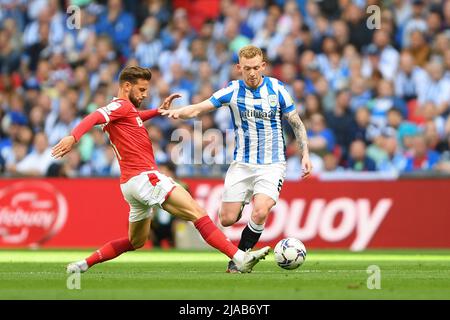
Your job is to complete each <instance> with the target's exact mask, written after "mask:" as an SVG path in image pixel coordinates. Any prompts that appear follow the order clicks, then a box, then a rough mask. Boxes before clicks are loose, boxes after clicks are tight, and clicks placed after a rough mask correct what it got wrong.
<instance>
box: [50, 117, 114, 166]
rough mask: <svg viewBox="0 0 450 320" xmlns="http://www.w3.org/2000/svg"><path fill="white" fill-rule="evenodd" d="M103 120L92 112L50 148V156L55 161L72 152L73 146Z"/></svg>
mask: <svg viewBox="0 0 450 320" xmlns="http://www.w3.org/2000/svg"><path fill="white" fill-rule="evenodd" d="M105 122H106V120H105V118H104V117H103V116H102V115H101V114H100V113H99V112H97V111H94V112H92V113H91V114H89V115H88V116H87V117H86V118H84V119H83V120H82V121H81V122H80V123H79V124H78V125H77V126H76V127H75V128H74V129H73V130H72V132H71V134H70V135H69V136H67V137H64V138H62V139H61V141H59V142H58V143H57V144H56V145H55V146H54V147H53V148H52V156H53V157H54V158H55V159H59V158H62V157H64V155H66V154H67V153H69V152H70V150H72V148H73V146H74V145H75V144H76V143H77V142H78V141H79V140H80V138H81V137H82V136H83V134H85V133H86V132H88V131H89V130H91V128H92V127H93V126H95V125H97V124H102V123H105Z"/></svg>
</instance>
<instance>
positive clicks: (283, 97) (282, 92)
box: [278, 82, 295, 114]
mask: <svg viewBox="0 0 450 320" xmlns="http://www.w3.org/2000/svg"><path fill="white" fill-rule="evenodd" d="M278 100H279V103H280V108H281V113H283V114H285V113H289V112H291V111H294V110H295V105H294V100H293V99H292V97H291V95H290V94H289V92H288V91H287V90H286V88H285V87H284V85H283V83H282V82H280V83H279V87H278Z"/></svg>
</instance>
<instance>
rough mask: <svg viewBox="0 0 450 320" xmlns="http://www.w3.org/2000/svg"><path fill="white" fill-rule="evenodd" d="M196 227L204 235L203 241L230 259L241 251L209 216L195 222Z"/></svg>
mask: <svg viewBox="0 0 450 320" xmlns="http://www.w3.org/2000/svg"><path fill="white" fill-rule="evenodd" d="M194 225H195V227H196V228H197V230H198V231H199V232H200V234H201V235H202V237H203V239H205V241H206V242H207V243H208V244H209V245H211V246H212V247H214V248H216V249H218V250H220V251H221V252H222V253H224V254H226V255H227V256H228V257H229V258H230V259H231V258H233V256H234V255H235V254H236V252H237V251H238V250H239V249H238V247H236V246H235V245H234V244H233V243H231V242H230V240H228V239H227V238H226V237H225V235H224V234H223V233H222V231H220V230H219V229H218V228H217V226H216V225H215V224H214V223H213V222H212V220H211V218H210V217H209V216H204V217H201V218H200V219H198V220H197V221H195V222H194Z"/></svg>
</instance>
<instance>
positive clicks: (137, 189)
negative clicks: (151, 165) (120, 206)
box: [120, 171, 178, 222]
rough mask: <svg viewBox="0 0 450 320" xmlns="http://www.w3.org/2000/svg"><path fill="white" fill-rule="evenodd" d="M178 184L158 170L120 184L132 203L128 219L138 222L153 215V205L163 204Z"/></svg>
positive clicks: (129, 202) (127, 199)
mask: <svg viewBox="0 0 450 320" xmlns="http://www.w3.org/2000/svg"><path fill="white" fill-rule="evenodd" d="M177 185H178V184H177V183H176V182H174V181H173V180H172V178H170V177H167V176H166V175H164V174H162V173H160V172H158V171H146V172H142V173H141V174H139V175H137V176H134V177H133V178H131V179H130V180H128V181H127V182H125V183H122V184H121V185H120V189H122V194H123V196H124V198H125V200H126V201H127V202H128V204H129V205H130V215H129V218H128V221H130V222H136V221H141V220H144V219H147V218H149V217H151V215H152V212H151V210H150V209H151V207H153V206H155V205H157V206H161V205H162V203H163V202H164V201H166V199H167V197H169V195H170V193H171V192H172V190H173V189H174V188H175V187H176V186H177Z"/></svg>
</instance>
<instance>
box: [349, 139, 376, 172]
mask: <svg viewBox="0 0 450 320" xmlns="http://www.w3.org/2000/svg"><path fill="white" fill-rule="evenodd" d="M347 167H348V168H349V169H351V170H354V171H375V170H376V165H375V161H373V160H372V159H371V158H369V157H368V156H367V155H366V145H365V143H364V141H362V140H355V141H353V142H352V144H351V145H350V154H349V159H348V163H347Z"/></svg>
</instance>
